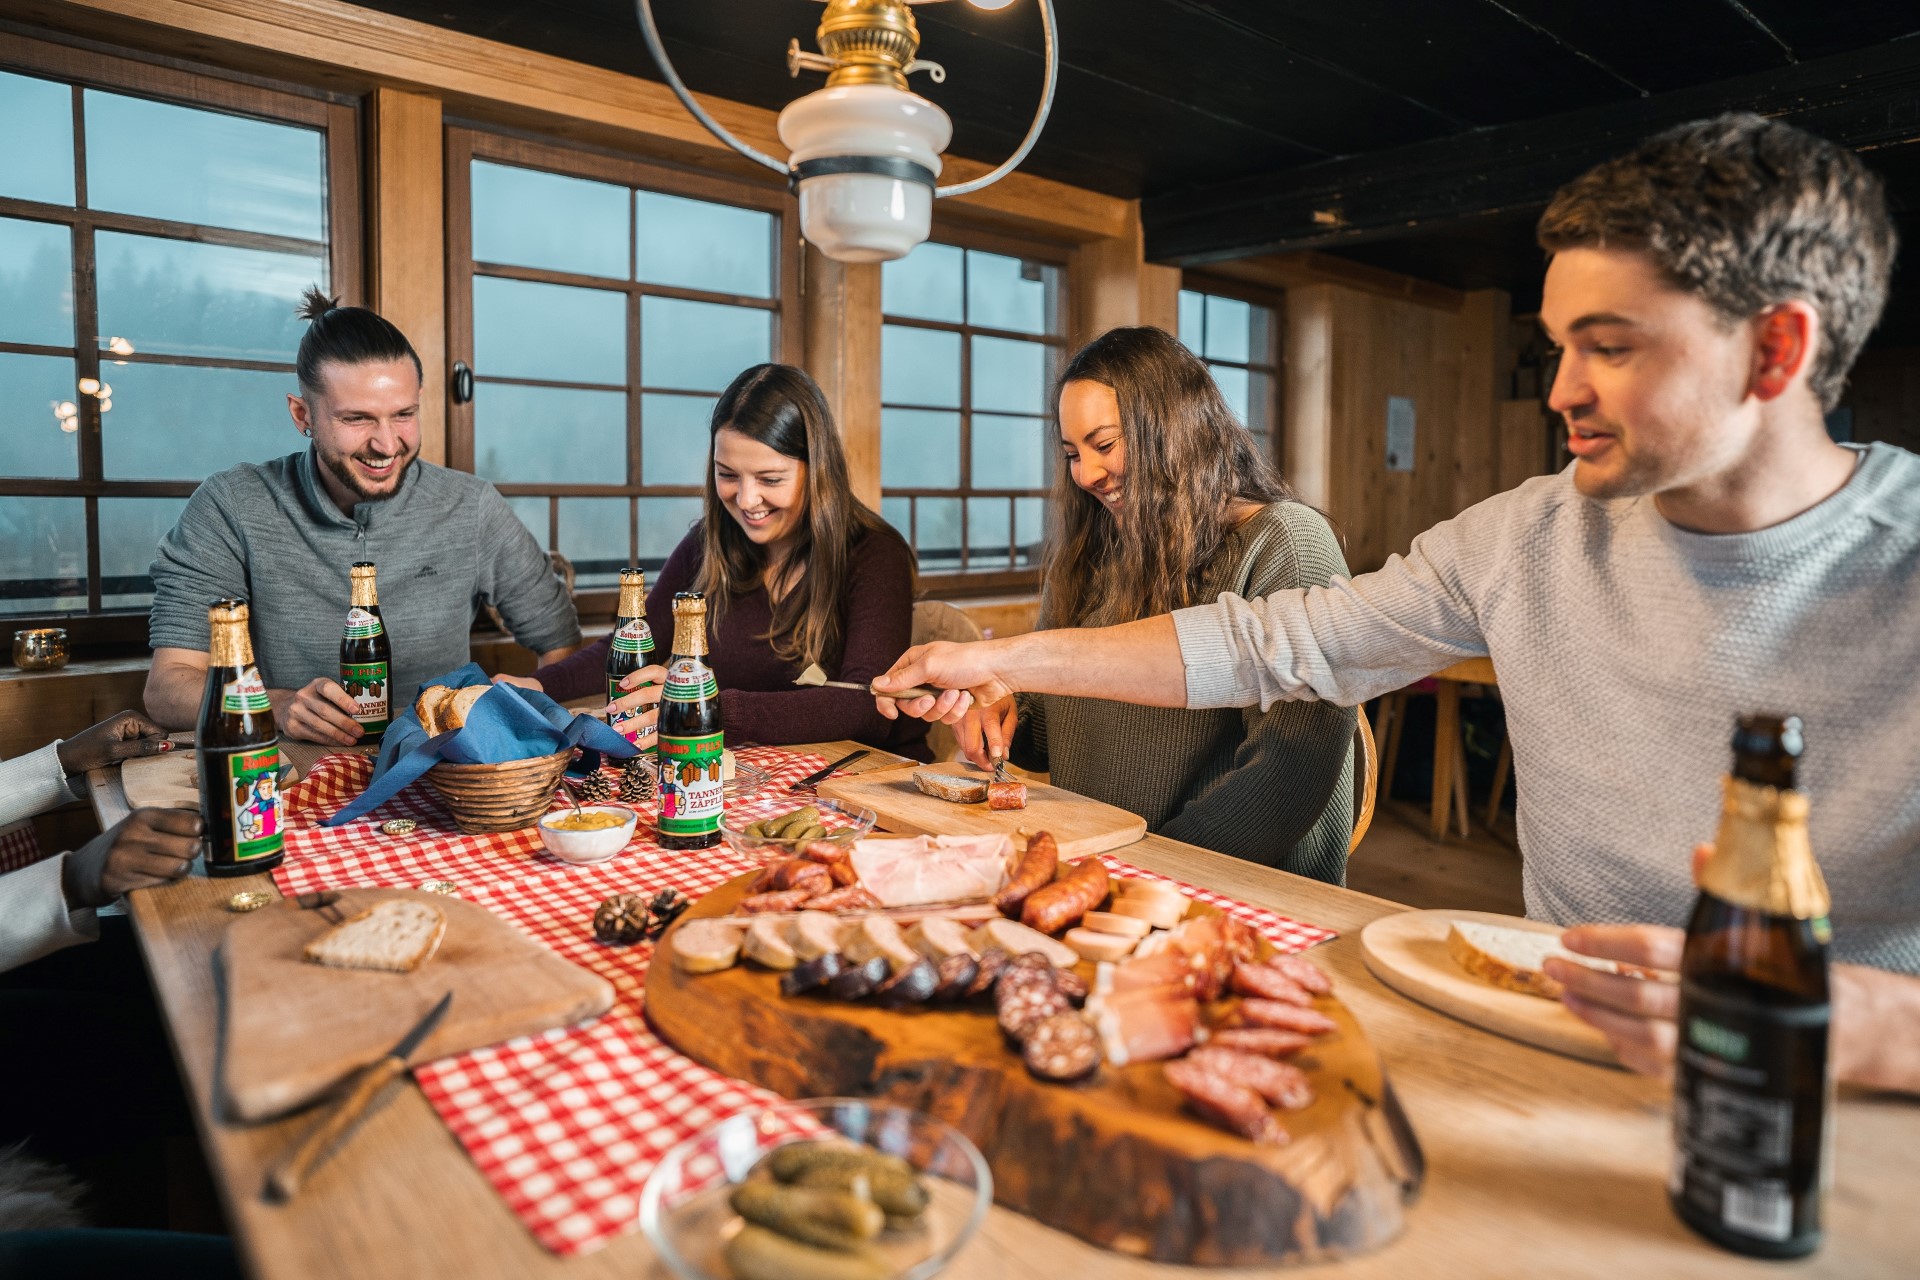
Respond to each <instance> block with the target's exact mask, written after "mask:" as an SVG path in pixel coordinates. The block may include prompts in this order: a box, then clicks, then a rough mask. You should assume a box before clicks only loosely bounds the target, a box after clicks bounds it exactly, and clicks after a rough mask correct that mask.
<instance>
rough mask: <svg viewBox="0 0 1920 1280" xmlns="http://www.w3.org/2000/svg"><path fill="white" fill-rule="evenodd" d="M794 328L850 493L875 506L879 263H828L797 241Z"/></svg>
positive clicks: (877, 499)
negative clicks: (829, 411) (800, 261)
mask: <svg viewBox="0 0 1920 1280" xmlns="http://www.w3.org/2000/svg"><path fill="white" fill-rule="evenodd" d="M800 252H801V253H802V254H804V255H805V266H804V269H803V270H802V273H801V274H802V277H803V283H802V286H801V299H800V305H801V326H802V328H803V330H804V331H805V335H806V343H805V350H806V356H805V363H806V370H807V372H808V373H810V374H812V375H813V379H814V381H815V382H818V383H819V384H820V389H821V391H823V392H825V393H826V397H827V403H828V404H829V405H830V406H832V408H833V416H834V421H835V422H837V423H838V424H839V427H840V439H841V441H842V442H843V443H844V444H845V445H846V450H847V473H848V476H849V478H850V479H851V480H852V482H853V492H854V496H856V497H857V498H859V499H860V501H862V502H864V503H866V504H867V505H868V506H869V507H872V508H873V509H874V510H875V511H878V510H879V509H880V265H879V264H878V263H851V262H835V261H834V260H833V259H832V258H829V257H827V255H826V254H824V253H821V252H820V251H819V250H818V249H816V248H814V247H813V246H812V245H804V246H802V247H801V249H800Z"/></svg>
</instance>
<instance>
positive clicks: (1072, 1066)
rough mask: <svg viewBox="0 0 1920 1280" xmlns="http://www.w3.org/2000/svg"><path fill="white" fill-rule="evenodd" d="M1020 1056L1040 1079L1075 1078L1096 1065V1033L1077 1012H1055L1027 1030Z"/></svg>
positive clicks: (1098, 1060) (1097, 1051)
mask: <svg viewBox="0 0 1920 1280" xmlns="http://www.w3.org/2000/svg"><path fill="white" fill-rule="evenodd" d="M1020 1056H1021V1057H1022V1058H1024V1059H1026V1063H1027V1070H1029V1071H1031V1072H1033V1074H1035V1075H1036V1076H1039V1077H1040V1078H1041V1079H1042V1080H1057V1081H1060V1082H1062V1083H1064V1082H1066V1081H1069V1080H1079V1079H1081V1078H1083V1077H1085V1076H1088V1075H1091V1074H1092V1073H1093V1070H1094V1068H1095V1067H1098V1066H1099V1065H1100V1037H1099V1036H1098V1035H1096V1034H1095V1032H1094V1030H1093V1028H1092V1027H1091V1026H1090V1025H1088V1023H1087V1020H1086V1019H1085V1018H1083V1017H1081V1016H1080V1015H1079V1014H1077V1013H1056V1014H1053V1015H1051V1016H1050V1017H1046V1018H1042V1019H1041V1020H1040V1021H1039V1022H1037V1023H1035V1024H1034V1026H1033V1029H1032V1030H1030V1031H1028V1032H1027V1038H1026V1042H1025V1043H1024V1044H1023V1045H1022V1046H1021V1049H1020Z"/></svg>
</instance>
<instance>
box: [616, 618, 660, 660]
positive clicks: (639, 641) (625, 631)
mask: <svg viewBox="0 0 1920 1280" xmlns="http://www.w3.org/2000/svg"><path fill="white" fill-rule="evenodd" d="M613 651H614V652H615V653H652V652H653V631H652V629H651V628H650V627H648V626H647V620H646V619H645V618H629V619H628V620H627V621H626V623H625V624H624V625H622V626H621V628H620V629H619V630H618V631H616V632H614V633H613Z"/></svg>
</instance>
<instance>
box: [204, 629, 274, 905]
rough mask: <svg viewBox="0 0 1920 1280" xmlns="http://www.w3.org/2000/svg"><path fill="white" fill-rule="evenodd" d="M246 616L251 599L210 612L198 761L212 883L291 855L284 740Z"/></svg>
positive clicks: (255, 870)
mask: <svg viewBox="0 0 1920 1280" xmlns="http://www.w3.org/2000/svg"><path fill="white" fill-rule="evenodd" d="M247 613H248V610H247V602H246V601H245V600H216V601H215V602H214V603H213V606H212V607H211V608H209V609H208V610H207V627H208V630H209V631H210V633H211V635H210V638H209V641H208V645H207V688H206V692H205V693H204V694H203V695H202V696H201V699H200V729H199V733H198V735H197V736H196V739H195V743H194V761H195V763H196V765H197V766H198V767H199V770H200V817H201V819H202V820H203V821H205V823H206V828H207V874H208V875H210V876H250V875H254V874H256V873H258V872H261V871H271V870H273V869H274V868H275V867H277V866H279V865H280V860H281V859H282V858H283V857H284V856H285V852H284V850H283V847H282V846H283V845H284V843H285V840H286V836H285V825H286V824H285V821H284V812H283V810H282V809H281V805H280V733H279V730H277V729H276V728H275V727H274V723H273V707H272V705H271V704H269V703H268V701H267V686H266V682H265V681H263V680H262V679H261V678H260V668H258V667H256V666H254V665H253V637H252V636H251V635H250V634H249V633H248V631H247Z"/></svg>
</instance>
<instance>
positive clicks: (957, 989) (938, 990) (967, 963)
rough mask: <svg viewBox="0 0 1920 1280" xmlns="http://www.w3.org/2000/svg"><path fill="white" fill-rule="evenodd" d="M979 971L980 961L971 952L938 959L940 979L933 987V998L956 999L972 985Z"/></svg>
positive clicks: (964, 993)
mask: <svg viewBox="0 0 1920 1280" xmlns="http://www.w3.org/2000/svg"><path fill="white" fill-rule="evenodd" d="M979 973H980V961H979V958H978V957H976V956H975V955H974V954H973V953H972V952H965V953H962V954H960V955H953V956H947V957H946V958H945V959H943V960H941V961H940V969H939V974H940V981H939V983H938V984H937V985H936V986H935V987H934V989H933V998H934V999H935V1000H958V999H960V998H962V997H963V996H965V995H966V994H967V991H968V989H969V988H971V987H972V986H973V980H974V978H976V977H978V976H979Z"/></svg>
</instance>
